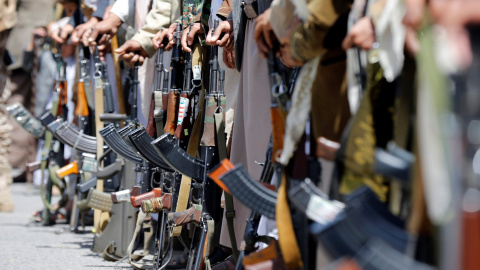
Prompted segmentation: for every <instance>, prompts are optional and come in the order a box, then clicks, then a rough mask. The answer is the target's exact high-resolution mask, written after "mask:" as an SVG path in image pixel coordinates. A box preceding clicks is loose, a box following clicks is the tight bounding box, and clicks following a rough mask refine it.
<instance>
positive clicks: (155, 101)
mask: <svg viewBox="0 0 480 270" xmlns="http://www.w3.org/2000/svg"><path fill="white" fill-rule="evenodd" d="M166 43H168V40H167V39H165V40H164V41H163V44H164V45H166ZM164 76H166V73H165V68H164V66H163V48H160V49H158V51H157V56H156V59H155V73H154V81H153V87H154V89H153V91H152V100H151V102H150V112H149V114H148V123H147V127H146V129H147V133H148V135H150V136H152V137H153V138H156V137H158V136H160V135H162V134H163V117H164V115H163V111H164V109H166V108H163V100H162V98H163V97H162V96H163V94H162V90H163V88H164V81H165V77H164ZM167 83H168V78H167Z"/></svg>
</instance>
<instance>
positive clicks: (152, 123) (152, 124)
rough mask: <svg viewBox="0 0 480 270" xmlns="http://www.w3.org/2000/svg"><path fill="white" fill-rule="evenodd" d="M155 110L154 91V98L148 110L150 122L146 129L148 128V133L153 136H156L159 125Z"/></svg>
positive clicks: (153, 96) (153, 97)
mask: <svg viewBox="0 0 480 270" xmlns="http://www.w3.org/2000/svg"><path fill="white" fill-rule="evenodd" d="M154 111H155V93H152V99H151V101H150V110H149V111H148V123H147V127H146V128H145V129H146V130H147V134H148V135H150V136H151V137H153V138H156V136H157V126H156V123H155V115H154Z"/></svg>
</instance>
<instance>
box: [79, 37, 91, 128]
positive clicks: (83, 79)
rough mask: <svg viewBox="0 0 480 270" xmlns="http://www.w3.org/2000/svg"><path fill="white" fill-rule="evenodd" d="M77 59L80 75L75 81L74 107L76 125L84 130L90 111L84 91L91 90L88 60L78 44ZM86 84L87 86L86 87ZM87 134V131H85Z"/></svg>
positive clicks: (87, 125) (87, 123)
mask: <svg viewBox="0 0 480 270" xmlns="http://www.w3.org/2000/svg"><path fill="white" fill-rule="evenodd" d="M78 60H79V66H80V68H79V70H80V76H79V79H78V83H77V88H78V93H77V105H76V108H75V116H76V117H77V125H78V127H79V128H80V129H82V130H84V131H85V130H86V129H87V127H88V128H89V122H90V121H89V120H90V119H89V115H90V112H89V110H88V99H87V93H86V91H91V89H90V87H91V86H90V81H89V76H90V75H89V73H90V66H89V64H90V61H88V60H87V59H85V53H84V49H83V48H82V47H81V46H79V47H78ZM86 85H87V88H86ZM86 133H87V134H89V132H86Z"/></svg>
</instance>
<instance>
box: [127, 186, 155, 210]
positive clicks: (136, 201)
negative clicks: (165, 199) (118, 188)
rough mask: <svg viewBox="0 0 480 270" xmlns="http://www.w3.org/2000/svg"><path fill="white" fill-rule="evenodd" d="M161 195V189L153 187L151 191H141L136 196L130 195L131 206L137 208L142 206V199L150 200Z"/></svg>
mask: <svg viewBox="0 0 480 270" xmlns="http://www.w3.org/2000/svg"><path fill="white" fill-rule="evenodd" d="M161 196H162V189H161V188H154V189H153V190H152V191H150V192H147V193H143V194H141V195H138V196H131V197H130V201H131V202H132V206H133V207H135V208H139V207H140V206H142V201H143V200H150V199H153V198H158V197H161Z"/></svg>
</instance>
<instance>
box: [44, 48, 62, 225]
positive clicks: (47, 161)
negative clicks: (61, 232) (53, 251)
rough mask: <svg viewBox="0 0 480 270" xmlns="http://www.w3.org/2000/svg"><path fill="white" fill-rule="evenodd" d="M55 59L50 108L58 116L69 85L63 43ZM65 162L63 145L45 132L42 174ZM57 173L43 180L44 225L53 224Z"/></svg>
mask: <svg viewBox="0 0 480 270" xmlns="http://www.w3.org/2000/svg"><path fill="white" fill-rule="evenodd" d="M55 60H56V61H57V74H56V78H55V84H54V87H55V88H54V91H53V98H52V108H51V110H50V112H51V114H53V115H54V117H56V116H57V115H62V107H63V106H64V105H66V97H67V93H66V91H67V87H66V84H67V82H66V78H65V69H66V65H65V62H64V61H63V59H62V53H61V44H58V46H57V53H56V54H55ZM63 113H64V114H65V115H66V110H63ZM63 163H64V160H63V145H62V144H60V143H59V142H58V141H56V140H54V138H53V134H52V133H51V132H49V131H47V132H46V133H45V144H44V147H43V150H42V156H41V164H40V169H41V170H42V175H45V174H44V172H45V170H46V169H47V168H49V169H51V170H55V169H56V168H58V167H59V166H62V165H63ZM56 180H58V179H56V175H54V174H53V173H49V177H48V180H47V181H46V182H47V184H46V187H45V186H44V183H45V181H44V180H42V182H41V183H42V185H41V187H40V193H41V194H40V195H41V198H42V202H43V203H44V206H45V208H44V211H43V216H42V217H43V225H51V224H52V222H51V221H50V216H51V211H53V210H57V209H55V208H54V207H53V206H52V205H51V204H50V203H51V196H52V187H53V184H54V183H53V182H54V181H55V182H58V181H56Z"/></svg>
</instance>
